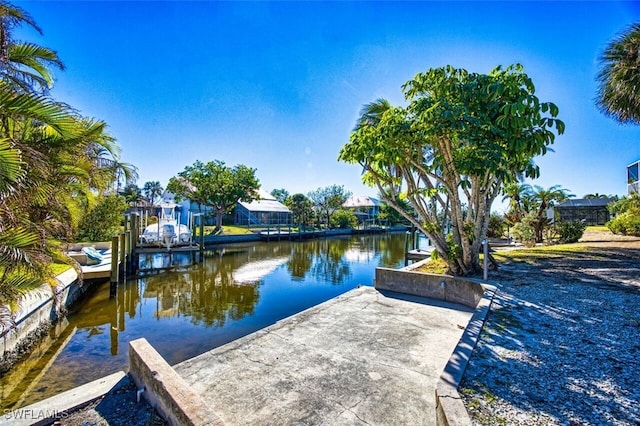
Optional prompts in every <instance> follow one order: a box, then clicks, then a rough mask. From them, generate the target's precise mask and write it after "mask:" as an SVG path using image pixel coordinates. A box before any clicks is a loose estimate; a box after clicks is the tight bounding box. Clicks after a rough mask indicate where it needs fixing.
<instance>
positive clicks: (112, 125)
mask: <svg viewBox="0 0 640 426" xmlns="http://www.w3.org/2000/svg"><path fill="white" fill-rule="evenodd" d="M16 4H18V5H19V6H21V7H22V8H24V9H25V10H26V11H27V12H29V13H30V14H31V15H32V17H33V18H34V19H35V20H36V22H37V23H38V24H39V25H40V27H41V28H42V29H43V31H44V35H43V36H40V35H38V34H37V33H35V32H34V31H32V30H28V31H27V30H23V31H21V32H19V33H18V38H20V39H23V40H30V41H35V42H37V43H39V44H42V45H45V46H47V47H50V48H52V49H54V50H56V51H57V52H58V54H59V55H60V57H61V58H62V60H63V61H64V63H65V65H66V66H67V70H66V71H64V72H57V73H56V77H57V81H56V85H55V87H54V90H53V91H52V95H53V96H54V97H55V98H56V99H58V100H61V101H64V102H67V103H69V104H71V105H72V106H74V107H75V108H77V109H78V110H80V112H81V113H82V114H83V115H85V116H89V117H94V118H98V119H101V120H104V121H106V122H107V124H108V125H109V131H110V133H111V134H112V135H114V136H115V137H116V138H117V139H118V141H119V143H120V145H121V147H122V150H123V152H122V159H123V160H124V161H126V162H129V163H133V164H134V165H136V166H137V167H138V169H139V180H138V185H139V186H143V184H144V182H146V181H151V180H158V181H160V183H161V184H162V185H163V186H166V184H167V182H168V180H169V178H170V177H172V176H175V175H176V174H177V173H178V172H180V171H182V170H183V169H184V167H185V166H187V165H191V164H192V163H193V162H194V161H196V160H201V161H204V162H206V161H211V160H222V161H224V162H225V163H226V164H228V165H230V166H233V165H236V164H245V165H247V166H249V167H253V168H256V169H257V172H256V175H257V177H258V178H259V180H260V182H261V184H262V187H263V188H264V189H266V190H267V191H271V190H272V189H274V188H285V189H287V190H288V191H289V192H290V193H292V194H293V193H297V192H302V193H305V194H306V193H308V192H309V191H311V190H314V189H316V188H318V187H325V186H328V185H333V184H339V185H344V187H345V188H346V189H347V190H349V191H351V192H353V193H354V195H373V196H375V195H376V191H375V190H374V189H372V188H368V187H365V186H363V185H362V184H361V182H360V172H361V170H360V169H359V167H358V166H356V165H348V164H344V163H339V162H338V161H337V156H338V153H339V151H340V148H341V147H342V146H343V145H344V144H345V143H346V142H347V141H348V138H349V134H350V132H351V129H352V128H353V125H354V124H355V121H356V118H357V116H358V113H359V111H360V108H361V107H362V105H363V104H366V103H369V102H372V101H374V100H375V99H377V98H379V97H384V98H387V99H389V100H390V101H391V102H392V103H395V104H403V103H404V101H403V97H402V92H401V85H402V84H403V83H404V82H405V81H407V80H409V79H411V78H412V77H413V76H414V75H415V74H416V73H418V72H422V71H426V70H427V69H429V68H431V67H439V66H443V65H447V64H450V65H453V66H455V67H460V68H466V69H468V70H469V71H473V72H483V73H486V72H489V71H490V70H491V69H492V68H493V67H495V66H497V65H502V66H506V65H509V64H512V63H516V62H518V63H521V64H523V65H524V67H525V71H526V72H527V73H528V74H529V75H530V76H531V77H532V79H533V81H534V83H535V85H536V90H537V92H536V94H537V95H538V97H539V98H540V99H541V100H543V101H552V102H554V103H556V104H557V105H558V107H559V108H560V115H559V117H560V118H561V119H562V120H564V121H565V124H566V132H565V134H564V135H562V136H560V137H559V138H557V140H556V143H555V144H554V146H553V149H554V152H551V153H548V154H547V155H546V156H544V157H541V158H538V159H536V162H537V164H539V166H540V168H541V177H540V178H539V179H537V180H535V181H533V182H531V183H533V184H536V185H540V186H543V187H549V186H551V185H556V184H558V185H561V186H562V187H563V188H565V189H568V190H569V191H571V192H572V193H573V194H574V195H576V196H578V197H581V196H583V195H585V194H587V193H600V194H619V195H624V194H625V193H626V169H625V168H626V166H627V165H628V164H630V163H631V162H633V161H636V160H638V159H640V126H628V125H627V126H622V125H619V124H617V123H616V122H614V121H613V120H612V119H609V118H607V117H605V116H603V115H602V114H600V113H599V112H598V111H597V109H596V108H595V106H594V97H595V92H596V83H595V75H596V73H597V70H598V57H599V55H600V53H601V52H602V50H603V48H604V47H605V45H606V44H607V43H608V42H609V41H610V40H611V39H612V38H613V37H615V36H616V35H617V34H619V33H620V32H621V31H622V30H623V29H624V28H626V27H627V26H628V25H629V24H631V23H633V22H636V21H639V20H640V6H638V5H635V4H634V3H633V2H578V1H567V2H550V1H545V2H505V1H494V2H463V1H455V2H432V1H424V2H364V1H363V2H341V1H333V2H321V1H314V2H211V1H198V2H154V1H144V2H121V1H86V2H83V1H63V2H55V1H46V2H40V1H34V2H29V1H26V2H17V3H16ZM495 207H496V210H499V209H500V206H498V205H496V206H495Z"/></svg>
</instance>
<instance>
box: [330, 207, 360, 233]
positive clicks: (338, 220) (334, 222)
mask: <svg viewBox="0 0 640 426" xmlns="http://www.w3.org/2000/svg"><path fill="white" fill-rule="evenodd" d="M357 225H358V218H357V217H356V215H355V214H354V213H353V212H352V211H351V210H345V209H341V210H338V211H337V212H335V213H334V214H333V216H331V227H332V228H341V229H345V228H355V227H356V226H357Z"/></svg>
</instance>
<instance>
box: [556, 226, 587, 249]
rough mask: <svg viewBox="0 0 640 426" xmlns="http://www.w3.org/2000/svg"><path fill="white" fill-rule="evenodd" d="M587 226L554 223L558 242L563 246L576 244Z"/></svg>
mask: <svg viewBox="0 0 640 426" xmlns="http://www.w3.org/2000/svg"><path fill="white" fill-rule="evenodd" d="M586 228H587V225H586V224H585V223H584V222H558V223H556V232H557V233H558V241H559V242H560V243H563V244H568V243H577V242H578V240H580V238H582V235H584V230H585V229H586Z"/></svg>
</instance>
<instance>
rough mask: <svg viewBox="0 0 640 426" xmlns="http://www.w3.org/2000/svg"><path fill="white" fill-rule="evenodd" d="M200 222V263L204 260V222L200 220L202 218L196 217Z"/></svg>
mask: <svg viewBox="0 0 640 426" xmlns="http://www.w3.org/2000/svg"><path fill="white" fill-rule="evenodd" d="M198 218H199V220H200V223H199V225H200V247H199V249H200V262H202V261H203V260H204V220H203V219H202V216H199V217H198Z"/></svg>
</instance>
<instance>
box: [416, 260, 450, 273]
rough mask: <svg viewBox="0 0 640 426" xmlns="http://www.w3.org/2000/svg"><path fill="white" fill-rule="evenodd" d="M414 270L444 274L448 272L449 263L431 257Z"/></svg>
mask: <svg viewBox="0 0 640 426" xmlns="http://www.w3.org/2000/svg"><path fill="white" fill-rule="evenodd" d="M414 271H416V272H422V273H425V274H440V275H443V274H446V273H447V263H446V262H445V261H444V260H442V259H431V260H429V261H428V262H427V263H425V264H424V265H422V266H420V267H419V268H417V269H414Z"/></svg>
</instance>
